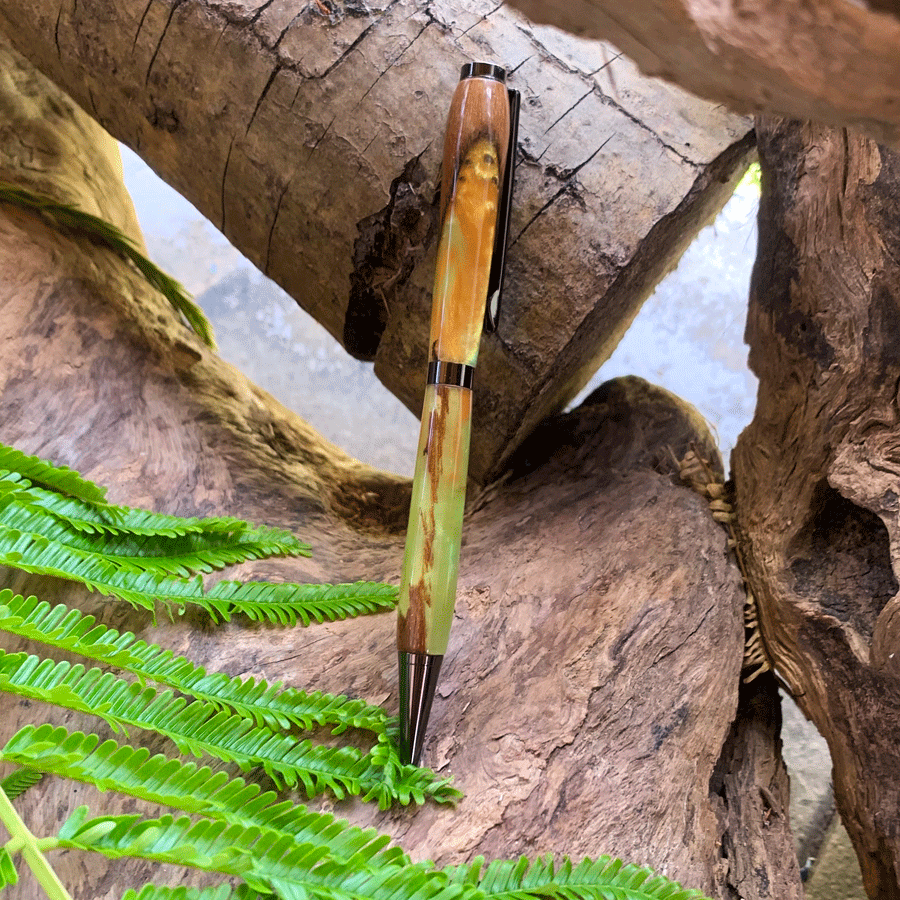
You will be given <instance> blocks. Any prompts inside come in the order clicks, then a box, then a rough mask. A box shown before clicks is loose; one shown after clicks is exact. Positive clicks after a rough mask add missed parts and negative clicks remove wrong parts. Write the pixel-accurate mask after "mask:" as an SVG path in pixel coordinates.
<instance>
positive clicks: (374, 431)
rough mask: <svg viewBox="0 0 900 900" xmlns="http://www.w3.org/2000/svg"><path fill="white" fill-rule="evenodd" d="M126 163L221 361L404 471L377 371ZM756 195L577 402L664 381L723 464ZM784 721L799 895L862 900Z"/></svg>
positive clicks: (826, 770)
mask: <svg viewBox="0 0 900 900" xmlns="http://www.w3.org/2000/svg"><path fill="white" fill-rule="evenodd" d="M123 168H124V172H125V181H126V184H127V186H128V188H129V191H130V192H131V194H132V197H133V199H134V201H135V206H136V208H137V212H138V217H139V219H140V221H141V225H142V228H143V229H144V233H145V238H146V242H147V246H148V250H149V253H150V255H151V257H152V258H153V259H154V260H155V261H156V262H157V263H159V264H160V265H161V266H162V267H163V268H165V269H166V270H167V271H169V272H170V273H171V274H173V275H174V276H175V277H176V278H178V279H179V280H180V281H182V283H184V284H185V286H186V287H187V288H188V289H189V290H190V291H191V292H192V293H193V294H194V295H195V296H196V297H197V299H198V301H199V302H200V304H201V306H203V308H204V310H205V312H206V313H207V315H208V316H209V317H210V319H211V320H212V322H213V325H214V326H215V329H216V335H217V339H218V342H219V347H220V352H221V354H222V356H223V357H224V358H225V359H227V360H228V361H229V362H231V363H233V364H234V365H236V366H237V367H239V368H240V369H241V370H242V371H244V372H245V373H246V374H247V375H248V376H249V377H250V378H252V379H253V380H254V381H255V382H256V383H257V384H259V385H260V386H261V387H263V388H264V389H265V390H267V391H269V392H270V393H271V394H272V395H273V396H275V397H276V398H277V399H278V400H280V401H281V402H282V403H283V404H284V405H285V406H287V407H289V408H290V409H293V410H294V411H295V412H297V413H298V414H299V415H300V416H301V417H302V418H304V419H305V420H306V421H308V422H309V423H310V424H311V425H313V426H314V427H315V428H317V429H318V430H319V431H320V432H321V433H322V434H323V435H325V437H327V438H328V439H329V440H331V441H333V442H334V443H336V444H338V445H339V446H341V447H343V448H344V449H345V450H347V451H348V452H349V453H351V454H352V455H353V456H355V457H357V458H358V459H361V460H363V461H365V462H369V463H371V464H373V465H376V466H378V467H380V468H383V469H388V470H390V471H394V472H397V473H400V474H406V475H410V474H411V472H412V461H413V458H414V454H415V444H416V436H417V431H418V423H417V421H416V420H415V418H414V417H413V416H412V415H411V414H410V413H409V411H408V410H407V409H406V408H405V407H404V406H403V405H402V404H401V403H400V402H399V401H398V400H397V399H396V398H395V397H393V395H392V394H390V393H389V392H388V391H387V390H386V389H385V388H384V387H383V386H382V385H381V383H380V382H379V381H378V379H377V378H375V376H374V374H373V372H372V367H371V365H369V364H367V363H361V362H358V361H356V360H354V359H352V358H351V357H350V356H348V355H347V354H346V353H345V352H344V351H343V349H342V348H341V347H340V346H339V345H338V344H337V342H336V341H334V340H333V339H332V338H331V336H330V335H329V334H328V333H327V332H326V331H325V330H324V329H323V328H322V327H321V326H320V325H318V323H316V322H315V321H313V320H312V319H311V318H310V317H309V316H308V315H307V314H306V313H305V312H303V310H301V309H300V308H299V307H298V306H297V304H296V303H295V302H294V301H293V300H292V299H291V298H290V297H288V296H287V295H286V294H285V293H284V292H283V291H281V290H280V289H279V288H278V287H277V286H276V285H274V284H272V283H271V282H269V281H268V280H267V279H265V278H264V277H263V276H261V275H260V274H259V273H258V272H257V271H256V270H255V269H254V268H253V267H252V266H251V265H250V263H248V262H247V261H246V260H245V259H244V258H243V257H242V256H241V255H240V254H239V253H238V252H237V251H236V250H235V249H234V248H233V247H231V245H230V244H229V243H228V242H227V241H226V240H225V238H224V237H222V235H221V234H219V232H218V231H216V230H215V228H213V226H212V225H210V224H209V223H208V222H207V221H206V220H205V219H204V218H203V217H202V216H201V215H200V213H198V212H197V211H196V210H195V209H194V208H193V207H192V206H191V205H190V204H189V203H187V201H185V200H184V199H182V198H181V197H180V196H179V195H178V194H177V193H175V192H174V191H173V190H171V189H170V188H168V187H167V186H166V185H165V184H164V183H162V182H161V181H159V180H158V179H157V178H156V176H155V175H153V173H152V172H151V171H150V170H149V169H148V168H147V167H146V166H145V165H144V163H143V162H141V160H140V159H139V158H138V157H136V156H135V155H134V154H133V153H131V152H130V151H127V150H124V149H123ZM757 201H758V190H757V188H756V187H755V186H754V185H752V184H749V183H748V184H742V185H741V186H740V187H739V188H738V190H737V191H736V193H735V195H734V197H733V198H732V199H731V200H730V201H729V203H728V204H727V205H726V207H725V209H724V210H723V211H722V213H721V214H720V215H719V217H718V218H717V219H716V221H715V222H714V223H713V224H712V225H710V226H708V227H707V228H705V229H704V230H703V231H702V232H701V233H700V235H699V236H698V237H697V239H696V240H695V241H694V243H693V244H692V245H691V247H690V248H689V249H688V250H687V252H686V253H685V254H684V256H683V257H682V259H681V261H680V263H679V265H678V266H677V268H675V269H674V270H673V271H672V272H671V273H670V274H669V275H668V276H667V277H666V278H665V279H664V280H663V281H662V282H661V283H660V285H659V287H658V288H657V290H656V292H655V293H654V295H653V296H652V297H651V298H650V299H649V300H648V301H647V303H646V304H645V305H644V308H643V309H642V310H641V312H640V314H639V315H638V317H637V318H636V319H635V321H634V323H633V325H632V327H631V328H630V329H629V331H628V332H627V333H626V335H625V337H624V338H623V340H622V341H621V343H620V344H619V346H618V348H617V349H616V351H615V353H614V354H613V355H612V357H611V358H610V359H609V360H608V361H607V362H606V363H605V364H604V365H603V366H602V367H601V369H600V370H599V371H598V372H597V374H596V375H595V377H594V378H593V379H592V380H591V383H590V384H589V385H588V386H587V387H586V388H585V390H584V392H583V393H582V395H581V396H584V395H586V394H587V393H588V392H589V391H590V390H592V389H593V388H594V387H596V386H597V385H599V384H600V383H601V382H603V381H605V380H607V379H609V378H612V377H615V376H617V375H624V374H634V375H640V376H642V377H643V378H646V379H647V380H648V381H651V382H654V383H656V384H659V385H661V386H663V387H665V388H667V389H668V390H671V391H673V392H674V393H676V394H678V395H679V396H681V397H683V398H684V399H686V400H688V401H689V402H691V403H692V404H694V406H696V407H697V409H699V410H700V412H701V413H702V414H703V415H704V416H705V417H706V419H707V420H708V421H709V422H710V424H711V425H712V426H713V428H714V429H715V430H716V432H717V433H718V436H719V443H720V447H721V449H722V452H723V456H724V457H725V459H726V467H727V459H728V454H729V453H730V451H731V448H732V447H733V446H734V443H735V441H736V439H737V436H738V434H739V433H740V430H741V429H742V428H743V427H744V425H746V424H747V423H748V422H749V421H750V418H751V417H752V414H753V406H754V403H755V395H756V379H755V377H754V376H753V375H752V373H751V372H750V371H749V370H748V369H747V366H746V357H747V353H746V347H745V346H744V343H743V328H744V317H745V314H746V305H747V293H748V284H749V278H750V270H751V267H752V263H753V257H754V255H755V252H756V206H757ZM577 402H578V400H577V399H576V403H577ZM373 423H375V427H373ZM784 715H785V728H784V753H785V758H786V760H787V762H788V767H789V770H790V772H791V784H792V802H791V818H792V824H793V827H794V832H795V835H796V836H797V842H798V853H799V854H800V856H801V860H800V861H801V864H803V863H804V862H806V860H807V858H809V857H814V858H815V862H814V864H813V865H812V867H811V876H810V879H809V881H808V883H807V895H808V896H809V897H812V898H822V900H824V898H826V897H827V898H828V900H862V898H864V896H865V895H864V893H863V892H862V889H861V886H860V880H859V871H858V868H857V867H856V862H855V857H853V854H852V851H850V850H849V845H848V841H847V838H846V834H845V833H844V832H843V829H842V828H841V826H840V824H839V823H837V822H835V817H834V805H833V801H832V799H831V781H830V779H831V771H830V770H831V763H830V759H829V755H828V749H827V746H825V742H824V740H823V739H822V738H821V737H820V736H819V735H818V734H817V732H816V730H815V729H814V728H813V727H812V726H811V725H810V723H808V722H807V721H806V720H805V719H804V718H803V716H802V714H801V713H800V712H799V711H798V710H797V708H796V707H795V706H794V705H793V704H792V703H791V702H790V701H789V700H788V701H786V703H785V710H784Z"/></svg>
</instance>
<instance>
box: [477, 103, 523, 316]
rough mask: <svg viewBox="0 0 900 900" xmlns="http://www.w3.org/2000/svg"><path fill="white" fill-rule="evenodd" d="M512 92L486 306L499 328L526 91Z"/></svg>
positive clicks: (487, 311) (485, 314) (485, 311)
mask: <svg viewBox="0 0 900 900" xmlns="http://www.w3.org/2000/svg"><path fill="white" fill-rule="evenodd" d="M507 94H508V96H509V146H508V147H507V150H506V171H505V172H504V174H503V188H502V190H501V191H500V202H499V204H498V208H497V230H496V232H495V234H494V254H493V256H492V257H491V272H490V275H489V277H488V292H487V306H486V307H485V310H484V330H485V331H496V330H497V325H498V323H499V321H500V298H501V294H502V291H503V277H504V274H505V272H506V244H507V240H508V238H509V218H510V213H511V211H512V195H513V185H514V182H515V171H516V147H517V145H518V135H519V106H520V105H521V99H522V95H521V94H520V93H519V92H518V91H514V90H513V89H512V88H507Z"/></svg>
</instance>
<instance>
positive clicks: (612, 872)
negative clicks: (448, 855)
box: [443, 856, 708, 900]
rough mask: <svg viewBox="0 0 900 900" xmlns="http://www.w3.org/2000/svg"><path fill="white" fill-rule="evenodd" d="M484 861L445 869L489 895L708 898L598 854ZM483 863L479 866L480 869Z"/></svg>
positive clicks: (593, 899) (514, 899)
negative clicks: (579, 858)
mask: <svg viewBox="0 0 900 900" xmlns="http://www.w3.org/2000/svg"><path fill="white" fill-rule="evenodd" d="M483 867H484V860H483V859H480V858H479V859H476V860H475V861H474V862H472V863H470V864H469V865H465V866H451V867H448V868H446V869H444V870H443V871H444V872H445V874H447V876H448V877H449V879H450V880H451V881H452V882H453V883H455V884H466V885H477V887H478V888H479V889H480V891H481V892H483V896H484V897H485V898H489V900H531V898H534V897H548V896H549V897H554V898H559V900H708V898H706V897H705V896H704V895H703V893H702V892H701V891H697V890H687V889H685V888H683V887H682V886H681V885H680V884H678V883H677V882H674V881H670V880H669V879H667V878H664V877H663V876H662V875H656V874H655V873H654V872H653V871H652V870H651V869H647V868H643V867H640V866H635V865H624V864H623V863H622V861H621V860H618V859H610V857H608V856H601V857H599V858H598V859H585V860H583V861H582V862H580V863H578V864H577V865H575V864H573V863H572V861H571V860H570V859H569V858H568V857H563V858H562V859H561V860H559V861H556V860H555V859H554V857H553V856H545V857H542V858H540V859H537V860H535V861H533V862H531V861H529V860H528V859H527V858H526V857H524V856H523V857H521V858H520V859H518V860H497V861H495V862H492V863H490V864H489V865H488V866H487V867H486V868H483ZM482 869H483V871H482Z"/></svg>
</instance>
